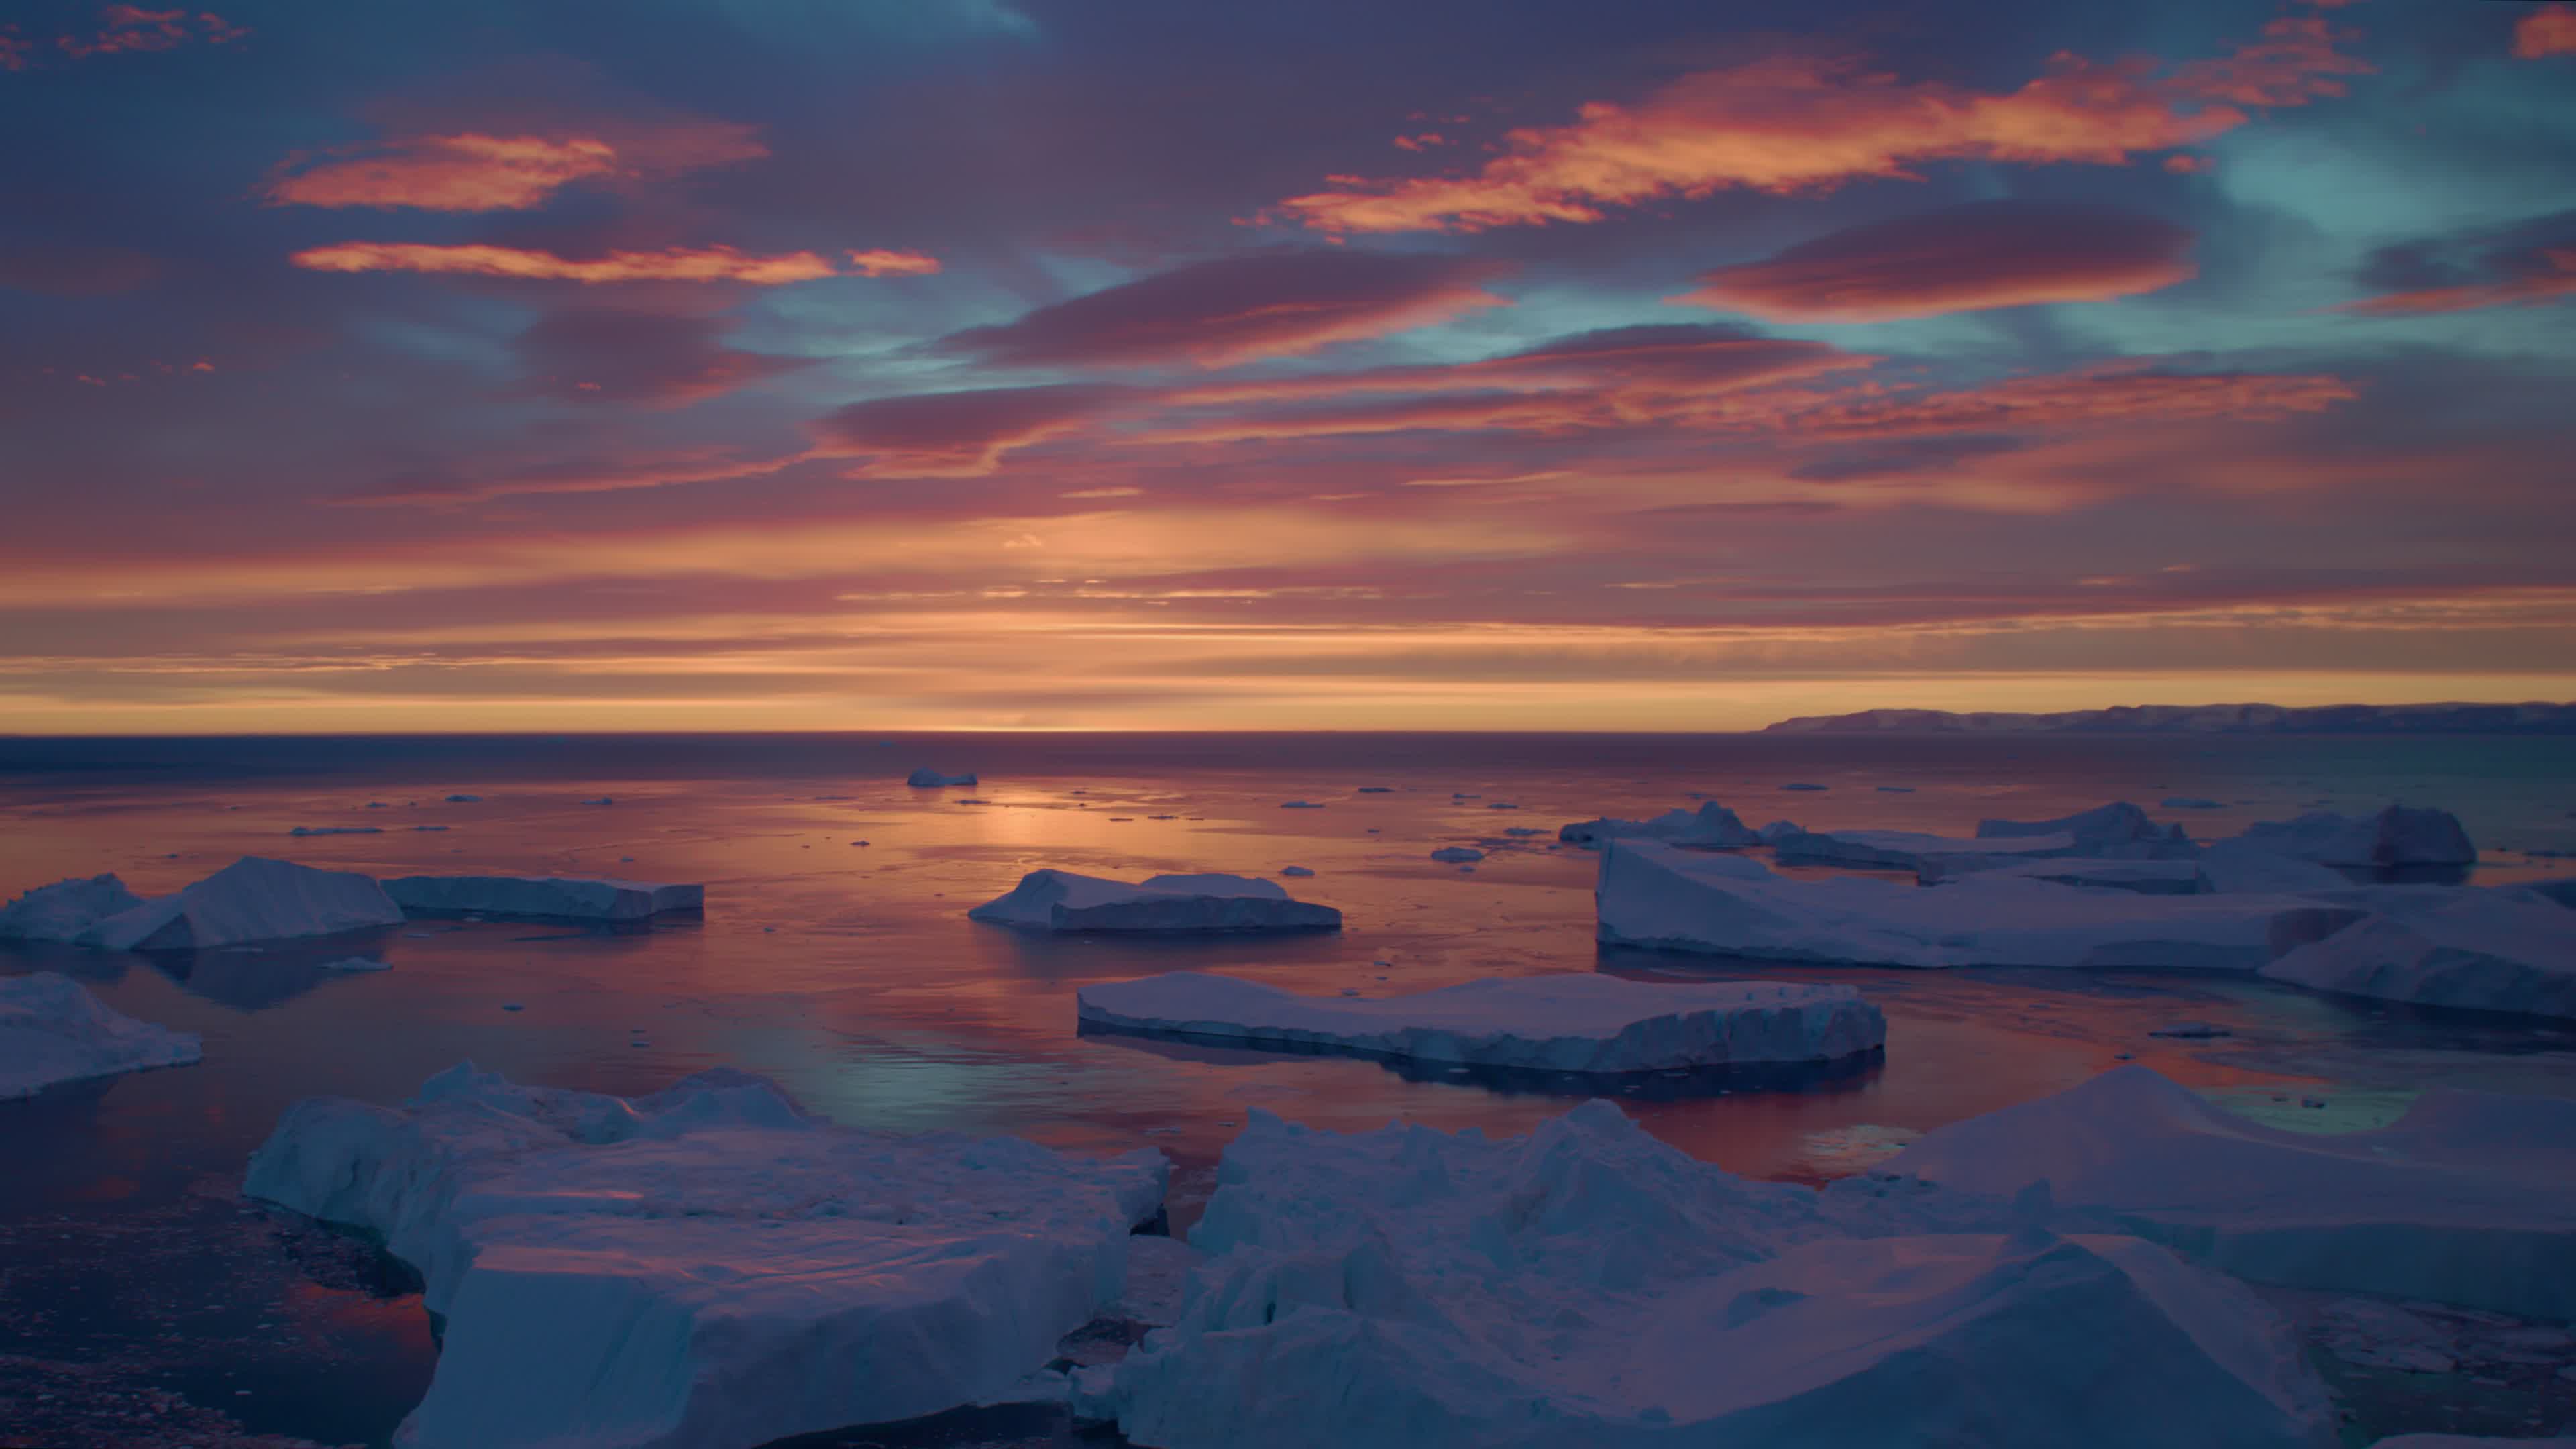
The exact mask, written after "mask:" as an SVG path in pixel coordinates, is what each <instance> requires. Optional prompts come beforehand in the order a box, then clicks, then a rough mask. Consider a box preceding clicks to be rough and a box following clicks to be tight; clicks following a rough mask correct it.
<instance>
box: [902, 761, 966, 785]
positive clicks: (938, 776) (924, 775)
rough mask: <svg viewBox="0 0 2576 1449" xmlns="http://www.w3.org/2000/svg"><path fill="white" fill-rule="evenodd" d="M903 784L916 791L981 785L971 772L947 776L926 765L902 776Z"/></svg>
mask: <svg viewBox="0 0 2576 1449" xmlns="http://www.w3.org/2000/svg"><path fill="white" fill-rule="evenodd" d="M903 782H904V783H905V784H907V785H910V786H912V787H913V788H914V789H916V790H937V789H944V788H946V787H947V786H950V785H975V784H981V783H982V782H981V781H979V780H977V779H976V778H975V774H974V772H973V771H971V770H970V771H968V772H967V773H965V774H963V775H949V774H943V773H941V772H940V771H937V770H934V769H932V768H930V767H929V766H928V765H923V766H922V767H920V768H919V769H917V770H914V771H913V772H912V773H911V774H909V775H906V776H904V777H903Z"/></svg>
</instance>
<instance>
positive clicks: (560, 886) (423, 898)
mask: <svg viewBox="0 0 2576 1449" xmlns="http://www.w3.org/2000/svg"><path fill="white" fill-rule="evenodd" d="M384 885H385V894H387V895H389V896H392V897H393V898H394V902H395V903H396V904H397V905H400V906H401V907H402V908H403V909H404V910H407V911H416V912H421V913H424V914H440V915H462V914H465V913H467V912H472V913H474V914H477V915H484V916H520V917H533V918H537V919H542V920H571V921H641V920H645V919H647V918H649V917H652V916H655V915H659V914H661V913H662V912H665V911H695V910H703V909H705V907H706V903H707V888H706V887H705V886H702V885H655V884H652V883H649V882H645V881H631V880H605V879H602V880H577V879H573V878H570V877H565V876H520V875H406V876H397V877H396V878H394V879H392V880H389V881H386V882H385V883H384Z"/></svg>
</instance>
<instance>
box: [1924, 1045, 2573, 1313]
mask: <svg viewBox="0 0 2576 1449" xmlns="http://www.w3.org/2000/svg"><path fill="white" fill-rule="evenodd" d="M1885 1170H1887V1171H1889V1172H1895V1173H1903V1174H1910V1175H1912V1176H1915V1177H1919V1178H1922V1179H1924V1180H1926V1181H1929V1182H1933V1183H1938V1184H1941V1185H1943V1186H1946V1187H1951V1188H1959V1189H1965V1190H1967V1191H1970V1192H1976V1193H1993V1194H2009V1193H2017V1192H2020V1191H2022V1190H2024V1189H2026V1188H2028V1187H2030V1186H2031V1185H2032V1184H2033V1183H2037V1182H2043V1181H2044V1182H2046V1183H2048V1184H2049V1188H2050V1191H2051V1193H2052V1194H2053V1196H2054V1199H2055V1201H2056V1202H2057V1203H2058V1204H2059V1205H2060V1206H2074V1207H2081V1208H2088V1209H2100V1210H2104V1211H2106V1212H2108V1213H2110V1214H2111V1215H2112V1218H2113V1219H2114V1220H2116V1221H2117V1222H2118V1223H2120V1224H2121V1225H2122V1226H2123V1227H2124V1228H2125V1229H2126V1230H2127V1231H2131V1232H2138V1233H2142V1234H2145V1235H2146V1236H2149V1237H2153V1238H2156V1239H2158V1240H2160V1241H2163V1242H2166V1243H2169V1244H2171V1245H2173V1246H2174V1247H2175V1248H2177V1249H2180V1250H2181V1251H2184V1252H2187V1253H2190V1254H2192V1255H2194V1256H2197V1257H2202V1258H2206V1259H2208V1260H2209V1261H2210V1262H2211V1263H2212V1264H2214V1265H2215V1266H2217V1267H2220V1268H2223V1269H2225V1270H2227V1271H2228V1272H2231V1273H2234V1274H2236V1275H2238V1276H2239V1277H2245V1278H2253V1279H2257V1280H2260V1281H2263V1282H2269V1283H2287V1284H2291V1285H2293V1286H2297V1287H2303V1288H2321V1289H2328V1290H2332V1291H2337V1292H2354V1293H2377V1294H2382V1295H2386V1296H2389V1297H2395V1298H2422V1299H2429V1300H2431V1301H2433V1302H2437V1303H2456V1304H2461V1305H2464V1306H2467V1307H2471V1308H2485V1309H2493V1310H2496V1311H2499V1312H2505V1313H2513V1314H2519V1315H2522V1316H2526V1317H2539V1318H2551V1319H2565V1318H2568V1317H2570V1316H2576V1196H2571V1195H2570V1194H2569V1193H2568V1192H2567V1190H2566V1186H2567V1184H2568V1183H2569V1182H2570V1181H2576V1102H2569V1101H2557V1100H2553V1099H2548V1098H2541V1097H2509V1096H2498V1095H2494V1094H2491V1093H2486V1092H2462V1091H2454V1090H2450V1089H2447V1088H2442V1089H2436V1090H2434V1091H2430V1092H2427V1093H2425V1094H2424V1095H2423V1096H2421V1097H2419V1098H2417V1099H2416V1101H2415V1103H2414V1105H2413V1106H2411V1107H2409V1108H2408V1109H2407V1111H2406V1115H2405V1116H2403V1117H2400V1118H2399V1119H2397V1120H2396V1121H2395V1122H2392V1123H2390V1124H2389V1125H2388V1126H2385V1127H2381V1128H2378V1129H2377V1130H2375V1131H2368V1132H2348V1133H2341V1134H2333V1133H2318V1132H2289V1131H2281V1130H2276V1129H2273V1128H2269V1127H2264V1126H2261V1125H2259V1124H2257V1123H2254V1122H2252V1121H2249V1120H2247V1119H2245V1118H2243V1117H2239V1116H2236V1115H2235V1114H2233V1113H2230V1112H2226V1111H2223V1110H2221V1109H2220V1108H2218V1107H2215V1106H2213V1105H2211V1104H2210V1103H2208V1102H2206V1101H2203V1100H2202V1099H2201V1098H2199V1097H2197V1096H2194V1095H2193V1094H2192V1093H2190V1092H2188V1091H2185V1090H2184V1089H2183V1088H2181V1087H2179V1086H2177V1085H2175V1084H2174V1083H2173V1082H2171V1081H2169V1080H2167V1079H2166V1078H2164V1077H2162V1076H2160V1075H2158V1074H2157V1073H2156V1072H2154V1071H2151V1070H2149V1069H2148V1068H2146V1067H2137V1066H2131V1067H2120V1068H2117V1069H2115V1070H2113V1071H2110V1072H2106V1073H2104V1074H2103V1075H2101V1076H2099V1077H2096V1078H2094V1079H2093V1080H2091V1081H2089V1082H2086V1083H2084V1084H2083V1085H2082V1086H2079V1087H2074V1088H2071V1089H2069V1090H2067V1091H2064V1092H2060V1093H2058V1094H2057V1095H2056V1096H2054V1097H2045V1098H2042V1099H2040V1100H2038V1101H2035V1102H2024V1103H2022V1104H2020V1105H2018V1106H2013V1107H2006V1108H2004V1109H2003V1110H2001V1111H1999V1112H1990V1113H1988V1114H1986V1115H1985V1116H1982V1117H1977V1118H1972V1119H1970V1120H1968V1121H1965V1122H1955V1123H1952V1124H1951V1125H1949V1126H1947V1127H1943V1128H1940V1129H1939V1130H1937V1131H1934V1132H1932V1133H1930V1134H1928V1135H1927V1136H1925V1137H1924V1138H1923V1140H1922V1141H1920V1142H1917V1143H1915V1144H1914V1145H1913V1146H1911V1147H1909V1148H1907V1149H1906V1150H1905V1151H1903V1152H1901V1153H1899V1154H1897V1155H1896V1156H1895V1157H1894V1158H1891V1159H1889V1161H1888V1162H1887V1163H1886V1164H1885Z"/></svg>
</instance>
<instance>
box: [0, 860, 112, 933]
mask: <svg viewBox="0 0 2576 1449" xmlns="http://www.w3.org/2000/svg"><path fill="white" fill-rule="evenodd" d="M141 904H143V897H141V896H138V895H136V894H135V893H134V892H132V891H130V890H127V889H126V888H125V882H123V881H121V880H118V879H117V878H116V877H115V876H112V875H94V876H91V877H89V878H88V879H86V880H58V881H56V882H54V883H53V884H52V885H48V886H38V887H36V888H35V889H34V890H31V891H29V892H27V893H26V894H25V895H22V896H19V897H17V898H16V899H14V900H12V901H10V902H9V904H8V905H6V906H0V941H71V940H77V939H78V938H79V937H80V933H81V932H83V931H86V930H88V929H89V928H90V927H92V926H95V925H97V924H98V923H99V922H101V921H103V920H106V919H107V918H108V917H110V916H113V915H118V914H121V913H123V912H126V911H130V910H132V909H134V908H135V907H136V906H139V905H141Z"/></svg>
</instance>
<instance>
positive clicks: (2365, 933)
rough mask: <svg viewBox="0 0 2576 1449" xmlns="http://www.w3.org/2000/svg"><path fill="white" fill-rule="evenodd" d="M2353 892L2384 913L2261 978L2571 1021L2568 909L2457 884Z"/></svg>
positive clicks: (2575, 940)
mask: <svg viewBox="0 0 2576 1449" xmlns="http://www.w3.org/2000/svg"><path fill="white" fill-rule="evenodd" d="M2356 894H2357V895H2358V898H2360V899H2363V900H2373V899H2375V900H2377V901H2379V902H2382V903H2384V904H2385V906H2386V907H2387V908H2385V909H2383V910H2381V911H2380V912H2379V913H2377V914H2374V915H2371V916H2368V917H2366V918H2364V919H2363V920H2361V921H2359V922H2357V923H2355V924H2353V925H2350V926H2346V927H2345V928H2343V929H2342V930H2340V931H2337V932H2335V933H2334V934H2333V935H2330V936H2327V937H2326V938H2325V939H2323V940H2320V941H2312V942H2310V943H2308V944H2307V945H2304V946H2300V947H2298V948H2297V949H2296V950H2293V951H2290V952H2288V953H2286V954H2284V955H2283V956H2282V957H2281V958H2280V959H2279V960H2276V961H2274V962H2272V963H2271V964H2270V965H2267V966H2265V967H2264V968H2263V975H2265V976H2267V977H2270V978H2271V979H2272V980H2275V981H2286V982H2289V983H2290V984H2292V985H2294V986H2305V987H2307V988H2309V989H2310V990H2314V991H2332V992H2338V993H2341V994H2343V995H2347V996H2373V997H2378V998H2381V999H2383V1000H2388V1001H2404V1002H2410V1003H2413V1004H2415V1005H2418V1006H2450V1007H2464V1008H2469V1009H2473V1010H2478V1011H2510V1012H2519V1013H2522V1014H2524V1015H2529V1016H2547V1017H2558V1018H2562V1019H2576V911H2570V910H2567V909H2566V908H2564V907H2562V906H2558V905H2555V904H2552V903H2550V902H2549V901H2548V900H2546V899H2545V898H2535V897H2534V896H2532V895H2529V894H2525V893H2522V892H2512V891H2493V890H2478V889H2473V888H2470V887H2466V886H2453V887H2432V888H2429V889H2428V891H2427V892H2426V893H2425V894H2424V895H2420V896H2408V895H2400V894H2398V893H2396V892H2378V893H2356Z"/></svg>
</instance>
